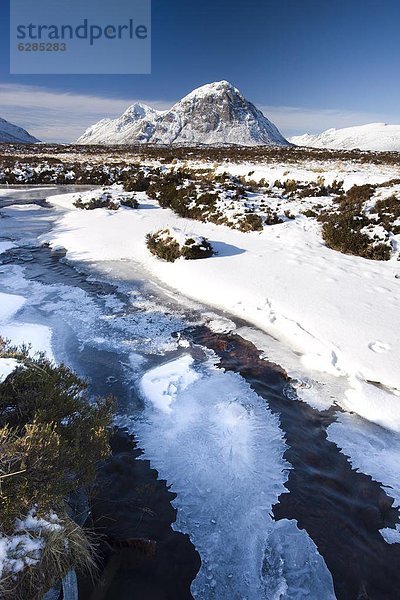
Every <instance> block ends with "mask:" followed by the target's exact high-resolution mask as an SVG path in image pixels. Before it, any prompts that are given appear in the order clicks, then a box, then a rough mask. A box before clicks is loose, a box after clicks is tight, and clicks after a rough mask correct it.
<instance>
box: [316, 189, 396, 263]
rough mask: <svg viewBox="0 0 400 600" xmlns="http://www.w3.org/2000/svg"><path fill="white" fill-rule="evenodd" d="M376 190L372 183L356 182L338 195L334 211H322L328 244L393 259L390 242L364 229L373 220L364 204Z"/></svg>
mask: <svg viewBox="0 0 400 600" xmlns="http://www.w3.org/2000/svg"><path fill="white" fill-rule="evenodd" d="M374 191H375V188H374V186H371V185H362V186H357V185H355V186H353V187H352V188H351V189H350V190H348V192H347V193H346V194H345V195H342V196H340V197H339V198H338V201H337V209H336V210H335V211H333V212H331V213H329V214H322V215H321V217H320V218H321V220H322V222H323V227H322V235H323V238H324V240H325V242H326V245H327V246H328V247H329V248H332V249H333V250H338V251H339V252H343V253H344V254H354V255H356V256H361V257H363V258H369V259H372V260H389V259H390V256H391V246H390V245H389V244H388V243H385V242H378V243H377V242H376V241H375V240H373V239H372V238H371V237H370V236H368V235H367V234H366V233H364V231H362V230H363V229H364V227H367V226H368V225H370V224H371V221H370V219H369V217H368V215H367V214H366V213H365V211H364V208H363V205H364V203H365V202H367V201H368V200H370V199H371V198H372V196H373V194H374Z"/></svg>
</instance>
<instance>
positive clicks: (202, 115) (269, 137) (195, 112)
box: [77, 81, 288, 146]
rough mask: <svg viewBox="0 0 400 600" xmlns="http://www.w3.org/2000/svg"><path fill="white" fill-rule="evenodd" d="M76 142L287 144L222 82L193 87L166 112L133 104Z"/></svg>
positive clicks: (271, 126) (258, 111)
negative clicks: (115, 117)
mask: <svg viewBox="0 0 400 600" xmlns="http://www.w3.org/2000/svg"><path fill="white" fill-rule="evenodd" d="M77 143H78V144H138V143H152V144H167V145H169V144H175V145H185V144H187V145H191V144H192V145H197V144H206V145H220V144H239V145H244V146H259V145H268V146H272V145H281V146H283V145H288V141H287V140H286V139H285V138H284V137H283V136H282V135H281V133H280V132H279V131H278V129H277V128H276V127H275V125H274V124H273V123H271V122H270V121H269V120H268V119H267V118H266V117H265V116H264V115H263V113H262V112H261V111H260V110H258V109H257V108H256V107H255V106H254V104H252V103H251V102H249V101H248V100H246V99H245V98H244V97H243V95H242V94H241V93H240V92H239V90H238V89H236V88H235V87H234V86H233V85H231V84H230V83H229V82H227V81H218V82H215V83H210V84H207V85H204V86H202V87H200V88H197V89H195V90H194V91H193V92H191V93H190V94H188V95H187V96H185V97H184V98H183V99H182V100H180V101H179V102H177V103H176V104H174V106H172V108H170V109H169V110H167V111H164V112H161V111H156V110H154V109H153V108H150V107H149V106H146V105H143V104H134V105H132V106H130V107H129V108H128V110H127V111H126V112H125V113H124V114H123V115H122V116H121V117H119V118H118V119H103V120H102V121H99V122H98V123H96V124H95V125H92V127H89V129H87V130H86V131H85V133H84V134H83V135H82V136H81V137H80V138H79V139H78V140H77Z"/></svg>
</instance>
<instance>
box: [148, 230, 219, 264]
mask: <svg viewBox="0 0 400 600" xmlns="http://www.w3.org/2000/svg"><path fill="white" fill-rule="evenodd" d="M146 245H147V247H148V249H149V250H150V252H151V253H152V254H154V255H155V256H158V258H161V259H162V260H166V261H167V262H174V261H175V260H177V259H178V258H180V257H183V258H184V259H186V260H196V259H200V258H208V257H210V256H212V255H213V254H214V252H213V249H212V246H211V244H210V242H209V241H208V240H206V238H202V240H201V243H198V242H196V241H195V240H194V239H192V238H190V237H189V238H188V239H186V241H185V243H184V244H183V245H180V244H179V243H178V242H177V241H176V240H175V239H174V238H173V237H172V235H171V233H170V231H169V229H160V230H159V231H156V232H155V233H148V234H147V236H146Z"/></svg>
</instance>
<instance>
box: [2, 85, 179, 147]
mask: <svg viewBox="0 0 400 600" xmlns="http://www.w3.org/2000/svg"><path fill="white" fill-rule="evenodd" d="M137 101H138V99H135V98H130V99H126V98H125V99H123V98H103V97H101V96H91V95H85V94H74V93H67V92H58V91H52V90H48V89H46V88H41V87H35V86H28V85H18V84H17V85H16V84H9V83H4V84H0V117H2V118H3V119H6V120H7V121H11V122H12V123H15V124H17V125H19V126H20V127H24V128H25V129H27V130H28V131H29V133H31V134H32V135H34V136H35V137H37V138H39V139H41V140H43V141H47V142H73V141H74V140H76V139H77V137H79V136H80V135H81V134H82V133H83V131H84V130H85V129H86V128H87V127H89V126H90V125H93V123H95V122H96V121H99V120H100V119H104V118H115V117H117V116H119V115H121V114H122V113H123V112H124V111H125V110H126V109H127V107H128V106H129V105H130V104H133V103H134V102H137ZM141 101H142V102H144V103H145V104H149V105H150V106H153V107H154V108H156V109H159V110H164V109H166V108H169V107H170V105H171V104H170V103H168V104H167V103H165V102H163V101H155V100H149V101H146V100H143V99H141Z"/></svg>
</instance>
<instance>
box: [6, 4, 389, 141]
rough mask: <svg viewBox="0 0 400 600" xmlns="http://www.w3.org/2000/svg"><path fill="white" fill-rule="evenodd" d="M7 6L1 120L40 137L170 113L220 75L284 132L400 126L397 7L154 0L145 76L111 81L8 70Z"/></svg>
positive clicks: (65, 137) (62, 136) (69, 135)
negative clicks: (133, 115) (150, 110)
mask: <svg viewBox="0 0 400 600" xmlns="http://www.w3.org/2000/svg"><path fill="white" fill-rule="evenodd" d="M34 1H35V0H30V2H34ZM101 1H103V2H110V3H111V4H112V0H101ZM129 1H132V2H133V0H127V2H129ZM8 4H9V3H8V0H0V7H1V14H0V16H1V18H0V44H1V49H0V50H1V51H0V116H2V117H3V118H6V119H9V120H13V121H14V122H17V123H18V124H20V125H22V126H24V127H27V128H28V129H29V130H30V131H31V132H32V133H33V134H35V135H38V136H39V137H40V138H41V139H47V140H52V141H55V140H57V139H59V140H60V141H70V140H73V139H74V138H75V137H76V136H77V135H78V134H79V133H80V132H81V131H82V130H83V129H85V128H86V127H87V126H88V125H90V124H91V123H92V122H94V121H96V120H98V119H100V118H102V117H103V116H110V117H113V116H117V115H118V114H120V113H121V112H122V111H123V110H124V108H126V106H128V105H129V104H130V103H131V102H133V101H135V100H142V101H145V102H148V103H149V104H152V105H154V106H155V107H158V108H166V107H168V106H170V105H171V104H172V103H173V102H175V101H176V100H178V99H179V98H181V97H182V96H183V95H185V94H186V93H188V92H189V91H191V90H192V89H193V88H194V87H197V86H199V85H202V84H204V83H207V82H210V81H215V80H220V79H228V80H229V81H231V82H232V83H233V84H235V85H236V86H237V87H238V88H239V89H240V90H241V91H242V92H243V94H244V95H245V96H246V97H247V98H248V99H250V100H251V101H253V102H254V103H255V104H257V105H258V106H259V107H260V108H262V110H264V112H265V114H266V115H267V116H268V117H269V118H271V120H273V121H274V122H275V123H276V124H277V125H278V126H279V127H280V128H281V130H282V131H283V133H284V134H286V135H291V134H295V133H304V132H305V131H308V132H317V131H321V130H322V129H326V128H328V127H331V126H332V127H341V126H347V125H353V124H361V123H366V122H371V121H377V120H379V121H387V122H397V123H400V108H399V107H400V103H399V98H400V77H399V73H400V35H399V23H400V2H399V1H398V0H380V1H379V0H375V1H371V0H347V1H345V0H319V1H317V0H272V1H271V0H258V1H256V0H246V1H242V2H239V1H238V0H230V1H229V2H228V1H225V0H202V1H198V0H153V1H152V15H153V17H152V73H151V74H150V75H119V76H118V75H30V76H28V75H24V76H22V75H18V76H17V75H10V73H9V49H8V46H9V25H8V20H9V14H8V13H9V6H8Z"/></svg>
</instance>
